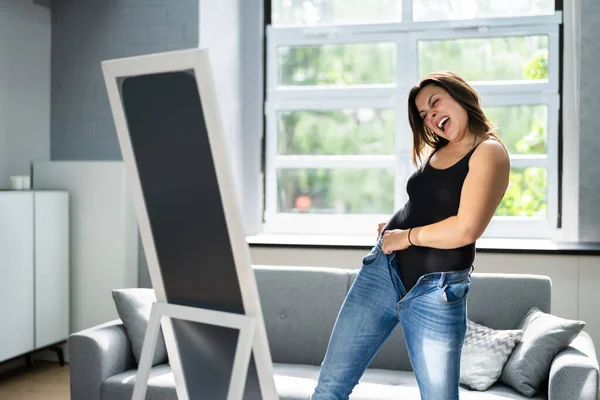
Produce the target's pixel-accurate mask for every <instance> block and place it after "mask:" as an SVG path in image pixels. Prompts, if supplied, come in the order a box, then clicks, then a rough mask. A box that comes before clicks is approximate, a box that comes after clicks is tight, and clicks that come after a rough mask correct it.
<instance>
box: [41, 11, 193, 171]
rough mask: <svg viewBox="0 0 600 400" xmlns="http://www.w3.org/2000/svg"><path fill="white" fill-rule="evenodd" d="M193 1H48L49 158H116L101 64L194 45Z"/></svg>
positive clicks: (117, 157)
mask: <svg viewBox="0 0 600 400" xmlns="http://www.w3.org/2000/svg"><path fill="white" fill-rule="evenodd" d="M198 21H199V1H198V0H102V1H99V0H52V61H51V64H52V78H51V82H52V92H51V93H52V109H51V116H52V117H51V157H52V159H53V160H120V159H121V153H120V150H119V145H118V141H117V136H116V131H115V128H114V124H113V120H112V114H111V112H110V106H109V102H108V97H107V95H106V89H105V84H104V79H103V75H102V70H101V67H100V63H101V61H103V60H107V59H113V58H121V57H128V56H135V55H142V54H149V53H155V52H161V51H166V50H177V49H185V48H193V47H198V41H199V24H198Z"/></svg>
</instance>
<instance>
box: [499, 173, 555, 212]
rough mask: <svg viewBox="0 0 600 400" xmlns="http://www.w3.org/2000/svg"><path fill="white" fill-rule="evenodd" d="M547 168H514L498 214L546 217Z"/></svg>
mask: <svg viewBox="0 0 600 400" xmlns="http://www.w3.org/2000/svg"><path fill="white" fill-rule="evenodd" d="M546 172H547V170H546V168H539V167H528V168H512V169H511V171H510V182H509V184H508V189H507V190H506V193H505V194H504V198H503V199H502V202H501V203H500V206H499V207H498V209H497V210H496V215H498V216H510V217H540V218H545V217H546V207H547V204H546V201H547V197H546V193H547V191H546V188H547V177H546V175H547V174H546Z"/></svg>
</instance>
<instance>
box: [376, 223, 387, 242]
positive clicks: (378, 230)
mask: <svg viewBox="0 0 600 400" xmlns="http://www.w3.org/2000/svg"><path fill="white" fill-rule="evenodd" d="M385 224H387V222H380V223H379V225H378V226H377V239H379V237H380V236H381V230H382V229H383V227H384V226H385Z"/></svg>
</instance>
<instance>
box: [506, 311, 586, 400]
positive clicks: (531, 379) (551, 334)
mask: <svg viewBox="0 0 600 400" xmlns="http://www.w3.org/2000/svg"><path fill="white" fill-rule="evenodd" d="M584 327H585V322H583V321H575V320H569V319H564V318H560V317H557V316H555V315H552V314H547V313H544V312H542V311H540V310H539V309H538V308H536V307H533V308H532V309H531V310H529V312H528V313H527V314H526V315H525V317H524V318H523V320H522V321H521V324H520V325H519V328H520V329H523V330H524V331H525V333H524V334H523V339H522V340H521V343H519V344H518V345H517V346H516V347H515V349H514V351H513V353H512V354H511V356H510V357H509V359H508V361H507V362H506V366H505V367H504V371H503V372H502V375H501V376H500V382H502V383H505V384H506V385H508V386H510V387H512V388H513V389H515V390H516V391H518V392H519V393H521V394H522V395H524V396H527V397H532V396H533V395H535V394H536V393H537V392H538V390H539V389H540V386H541V385H542V383H543V382H544V381H545V380H546V379H547V378H548V376H549V375H550V367H551V364H552V360H553V359H554V357H555V356H556V355H557V354H558V353H559V352H560V351H561V350H563V349H564V348H566V347H567V346H568V345H569V343H571V341H573V339H575V337H576V336H577V335H579V332H581V331H582V330H583V328H584Z"/></svg>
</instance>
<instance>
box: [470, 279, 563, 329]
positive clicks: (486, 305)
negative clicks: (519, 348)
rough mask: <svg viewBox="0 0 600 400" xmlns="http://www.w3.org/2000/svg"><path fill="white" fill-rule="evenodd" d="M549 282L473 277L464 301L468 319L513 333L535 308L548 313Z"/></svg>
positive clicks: (550, 289)
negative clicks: (465, 301) (532, 308)
mask: <svg viewBox="0 0 600 400" xmlns="http://www.w3.org/2000/svg"><path fill="white" fill-rule="evenodd" d="M551 292H552V282H551V281H550V278H549V277H547V276H541V275H527V274H492V273H473V275H472V276H471V290H470V292H469V295H468V297H467V299H468V300H467V313H468V316H469V319H471V320H472V321H474V322H477V323H478V324H481V325H485V326H488V327H490V328H494V329H515V328H516V327H517V326H518V325H519V323H520V322H521V320H522V319H523V316H525V314H526V313H527V311H529V310H530V309H531V307H537V308H539V309H540V310H542V311H543V312H547V313H549V312H550V311H551V310H550V302H551V297H552V295H551Z"/></svg>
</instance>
